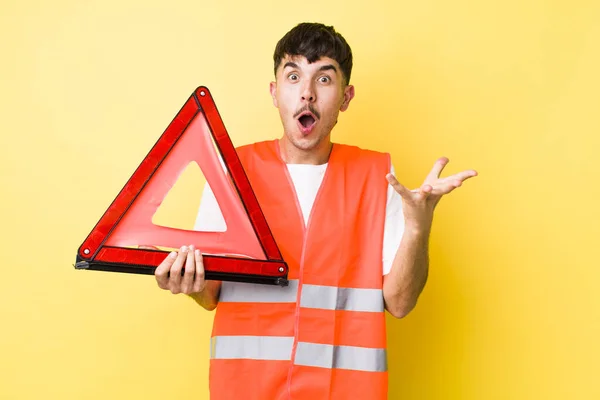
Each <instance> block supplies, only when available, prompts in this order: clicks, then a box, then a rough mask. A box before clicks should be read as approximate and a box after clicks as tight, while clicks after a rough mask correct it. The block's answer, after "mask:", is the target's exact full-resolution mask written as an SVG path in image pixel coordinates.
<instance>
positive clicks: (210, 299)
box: [189, 280, 221, 311]
mask: <svg viewBox="0 0 600 400" xmlns="http://www.w3.org/2000/svg"><path fill="white" fill-rule="evenodd" d="M220 292H221V281H213V280H210V281H206V286H205V287H204V290H203V291H201V292H199V293H191V294H190V295H189V296H190V297H191V298H192V299H194V300H195V301H196V303H198V304H200V306H202V307H203V308H205V309H206V310H208V311H212V310H214V309H215V308H216V307H217V304H218V303H219V293H220Z"/></svg>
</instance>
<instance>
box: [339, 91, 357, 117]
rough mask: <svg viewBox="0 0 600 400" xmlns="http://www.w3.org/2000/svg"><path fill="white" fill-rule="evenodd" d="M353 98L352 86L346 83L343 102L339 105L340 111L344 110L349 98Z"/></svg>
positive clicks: (346, 107)
mask: <svg viewBox="0 0 600 400" xmlns="http://www.w3.org/2000/svg"><path fill="white" fill-rule="evenodd" d="M353 98H354V86H352V85H347V86H346V87H345V88H344V102H343V103H342V105H341V106H340V111H346V110H347V109H348V106H349V105H350V100H352V99H353Z"/></svg>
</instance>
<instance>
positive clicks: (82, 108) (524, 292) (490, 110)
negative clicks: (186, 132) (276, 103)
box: [0, 0, 600, 400]
mask: <svg viewBox="0 0 600 400" xmlns="http://www.w3.org/2000/svg"><path fill="white" fill-rule="evenodd" d="M0 4H1V5H0V56H1V60H2V62H1V63H0V77H1V78H0V93H1V95H0V133H1V135H2V141H1V142H0V143H1V145H0V149H1V150H0V151H1V155H0V167H1V170H0V172H1V183H2V186H1V187H2V197H1V201H2V203H1V204H2V207H1V208H0V210H1V211H0V212H1V215H0V217H1V218H0V221H1V222H0V223H1V225H2V230H1V232H2V238H1V239H2V244H3V249H2V252H1V256H0V257H1V258H0V266H1V268H2V274H1V276H2V279H1V283H0V321H1V322H0V327H1V328H0V360H1V361H0V398H2V399H43V398H47V399H109V398H117V399H133V398H139V399H166V398H169V399H174V398H176V399H206V398H207V397H208V390H207V366H208V351H209V346H208V338H209V332H210V326H211V319H212V314H211V313H207V312H205V311H203V310H202V309H200V308H199V307H198V306H196V305H195V303H194V302H193V301H191V300H189V299H187V298H185V297H183V296H173V295H171V294H170V293H167V292H163V291H160V290H159V289H158V288H157V287H156V285H155V283H154V281H153V278H152V277H150V276H138V275H126V274H110V273H103V272H92V271H76V270H74V268H73V266H72V265H73V263H74V260H75V254H76V250H77V248H78V246H79V245H80V243H81V242H82V241H83V239H84V238H85V236H86V235H87V234H88V233H89V231H90V230H91V228H92V227H93V225H94V224H95V223H96V222H97V220H98V219H99V218H100V216H101V215H102V213H103V212H104V211H105V209H106V207H108V205H109V204H110V202H111V201H112V200H113V199H114V197H115V196H116V194H117V193H118V191H119V190H120V189H121V187H122V186H123V184H124V183H125V181H126V180H127V179H128V178H129V176H130V175H131V173H132V172H133V171H134V169H135V168H136V167H137V165H138V164H139V163H140V161H141V160H142V158H143V157H144V155H145V154H146V153H147V151H148V150H149V149H150V147H151V146H152V145H153V144H154V143H155V141H156V139H157V138H158V136H159V135H160V134H161V133H162V132H163V130H164V129H165V128H166V126H167V125H168V123H169V122H170V121H171V119H172V118H173V116H174V115H175V113H176V112H177V111H178V110H179V108H180V107H181V105H182V104H183V102H184V101H185V99H186V98H187V97H188V96H189V95H190V93H191V92H192V90H193V89H194V88H195V87H196V86H198V85H206V86H208V87H209V88H210V89H211V92H212V93H213V95H214V97H215V99H216V102H217V106H218V107H219V110H220V112H221V115H222V117H223V119H224V121H225V124H226V126H227V128H228V130H229V132H230V134H231V137H232V139H233V141H234V143H235V144H236V145H241V144H245V143H249V142H252V141H256V140H262V139H269V138H274V137H277V136H279V135H280V132H281V129H280V122H279V118H278V115H277V113H276V110H275V109H274V108H273V106H272V104H271V99H270V97H269V94H268V83H269V81H270V80H271V79H272V52H273V48H274V46H275V43H276V42H277V40H278V39H279V38H280V37H281V36H282V35H283V34H284V33H285V32H287V30H289V29H290V28H291V27H292V26H294V25H295V24H296V23H298V22H301V21H305V20H308V21H321V22H325V23H327V24H332V25H334V26H335V27H336V28H338V29H339V31H341V32H342V34H343V35H344V36H345V37H346V38H347V40H348V41H349V42H350V44H351V46H352V48H353V51H354V55H355V68H354V71H353V76H352V82H353V83H354V85H356V93H357V94H356V98H355V99H354V100H353V102H352V104H351V105H350V109H349V111H348V112H346V113H344V114H342V115H341V119H340V124H339V125H338V127H337V128H336V130H335V131H334V139H335V140H336V141H339V142H345V143H353V144H357V145H360V146H362V147H368V148H371V149H376V150H385V151H389V152H391V154H392V156H393V159H394V164H395V166H396V169H397V171H398V176H399V179H400V181H401V182H404V183H405V184H406V185H409V186H415V185H418V184H419V183H420V182H421V180H422V179H423V178H424V177H425V175H426V173H427V172H428V171H429V169H430V167H431V165H432V164H433V162H434V161H435V159H436V158H437V157H439V156H447V157H449V158H450V160H451V162H450V164H449V166H448V167H447V172H448V173H450V172H456V171H459V170H462V169H467V168H475V169H477V170H478V171H479V173H480V176H479V177H477V178H475V179H473V180H471V181H468V182H467V183H468V184H465V186H464V187H463V188H461V189H460V190H458V191H456V192H454V193H453V194H452V195H450V196H449V197H447V198H445V199H444V200H442V203H440V205H439V207H438V210H437V212H436V219H435V223H434V231H433V233H432V238H431V264H432V265H431V274H430V280H429V283H428V286H427V287H426V290H425V291H424V293H423V295H422V297H421V300H420V302H419V305H418V307H417V309H416V310H415V311H414V312H413V313H412V314H410V315H409V316H408V317H407V318H405V319H403V320H393V321H392V320H391V319H390V321H389V322H390V327H389V347H390V393H391V395H390V398H392V399H478V400H479V399H486V400H487V399H598V398H600V383H599V379H598V370H599V367H600V365H599V364H600V362H599V358H600V351H599V350H600V346H599V345H598V338H599V337H600V296H598V294H597V289H598V286H599V285H598V284H599V278H600V271H599V268H598V267H599V265H598V253H597V251H596V250H595V249H597V248H598V247H597V241H598V239H599V238H600V232H599V228H598V226H599V222H600V218H599V216H600V215H599V211H598V208H597V201H598V195H599V189H598V187H599V181H598V173H599V172H600V167H599V164H598V162H597V160H596V154H597V152H598V150H599V148H600V146H599V145H600V140H599V139H598V136H599V128H600V118H599V117H598V112H599V106H600V102H599V94H598V93H600V78H599V73H598V71H600V50H599V49H600V46H599V43H600V24H599V23H598V21H599V20H600V3H598V2H597V1H591V0H590V1H583V0H573V1H551V0H547V1H542V0H538V1H536V0H525V1H522V0H505V1H500V0H495V1H480V2H477V1H466V0H457V1H453V2H450V1H444V0H429V1H428V0H426V1H417V2H415V1H398V2H396V1H387V2H386V1H376V0H374V1H368V2H363V1H321V0H319V1H303V2H281V1H265V0H257V1H252V2H242V1H235V2H229V1H220V2H217V1H211V2H208V1H148V0H145V1H141V0H120V1H114V0H103V1H99V0H94V1H74V0H73V1H64V0H62V1H53V2H50V1H16V0H11V1H6V0H4V1H2V3H0ZM194 196H196V194H194V193H192V194H191V195H190V196H189V201H190V202H191V201H196V200H197V199H194ZM349 384H351V383H349Z"/></svg>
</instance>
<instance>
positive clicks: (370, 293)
mask: <svg viewBox="0 0 600 400" xmlns="http://www.w3.org/2000/svg"><path fill="white" fill-rule="evenodd" d="M300 306H301V307H307V308H321V309H325V310H346V311H368V312H383V309H384V305H383V291H382V290H381V289H355V288H338V287H335V286H319V285H302V296H301V298H300Z"/></svg>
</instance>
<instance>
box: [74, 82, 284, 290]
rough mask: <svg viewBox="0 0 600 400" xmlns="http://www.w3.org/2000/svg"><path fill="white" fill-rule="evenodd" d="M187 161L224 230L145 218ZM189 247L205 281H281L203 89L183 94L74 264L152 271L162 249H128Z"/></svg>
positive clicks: (275, 252) (269, 238)
mask: <svg viewBox="0 0 600 400" xmlns="http://www.w3.org/2000/svg"><path fill="white" fill-rule="evenodd" d="M213 140H214V145H213ZM215 145H216V148H217V150H218V152H219V154H220V156H221V158H222V160H223V162H224V164H225V167H226V169H227V172H228V174H226V173H225V171H224V170H223V167H222V165H221V163H220V162H219V158H218V155H217V153H216V152H215ZM192 161H195V162H196V163H197V164H198V166H200V169H201V170H202V172H203V173H204V175H205V177H206V182H207V184H210V187H211V189H212V191H213V192H214V194H215V197H216V199H217V202H218V204H219V207H220V209H221V212H222V214H223V217H224V219H225V223H226V225H227V230H226V231H224V232H199V231H192V230H185V229H177V228H170V227H166V226H158V225H154V224H153V223H152V216H153V215H154V213H155V212H156V210H157V209H158V207H159V206H160V204H161V203H162V201H163V200H164V198H165V197H166V195H167V193H168V192H169V190H170V189H171V187H172V186H173V184H174V183H175V181H176V180H177V178H178V177H179V175H180V174H181V173H182V172H183V170H184V169H185V168H186V167H187V166H188V164H189V163H190V162H192ZM240 199H241V202H240ZM189 244H194V245H195V246H196V247H197V248H199V249H201V250H202V251H203V253H206V254H203V258H204V268H205V272H206V279H216V280H228V281H241V282H255V283H266V284H278V285H286V284H287V274H288V267H287V264H286V263H285V261H284V260H283V258H282V256H281V253H280V251H279V248H278V247H277V244H276V243H275V239H274V238H273V235H272V233H271V230H270V229H269V226H268V224H267V221H266V219H265V216H264V214H263V212H262V210H261V209H260V206H259V204H258V200H257V199H256V196H255V194H254V192H253V190H252V187H251V186H250V182H249V181H248V177H247V176H246V173H245V172H244V169H243V167H242V164H241V163H240V160H239V158H238V155H237V153H236V151H235V147H234V146H233V143H232V142H231V139H230V138H229V135H228V134H227V131H226V129H225V126H224V124H223V121H222V120H221V117H220V115H219V112H218V111H217V108H216V105H215V103H214V100H213V98H212V96H211V95H210V92H209V91H208V89H207V88H206V87H199V88H198V89H196V91H195V92H194V93H193V94H192V95H191V96H190V98H189V99H188V100H187V102H186V103H185V105H184V106H183V107H182V109H181V110H180V111H179V113H178V114H177V115H176V116H175V118H174V119H173V121H172V122H171V124H169V126H168V128H167V129H166V131H165V132H164V133H163V134H162V136H161V137H160V139H159V140H158V142H156V144H155V145H154V147H152V149H151V150H150V152H149V153H148V155H147V156H146V158H144V160H143V161H142V163H141V164H140V165H139V167H138V168H137V170H136V171H135V172H134V174H133V175H132V176H131V178H130V179H129V181H127V183H126V184H125V186H124V187H123V189H122V190H121V192H120V193H119V195H118V196H117V197H116V198H115V200H114V201H113V202H112V204H111V205H110V207H109V208H108V209H107V210H106V212H105V213H104V215H103V216H102V218H101V219H100V221H98V223H97V224H96V226H95V227H94V229H93V230H92V231H91V232H90V234H89V235H88V237H87V238H86V239H85V241H84V242H83V244H82V245H81V246H80V248H79V250H78V252H77V262H76V264H75V267H76V268H77V269H92V270H103V271H115V272H130V273H142V274H154V270H155V268H156V267H157V266H158V265H159V264H160V263H161V262H162V261H163V260H164V258H165V257H166V256H167V255H168V254H169V252H168V251H162V250H146V249H140V248H134V247H133V246H138V245H153V246H162V247H170V248H179V247H180V246H182V245H189ZM216 254H219V255H216ZM228 254H230V255H231V254H235V255H236V256H228Z"/></svg>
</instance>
